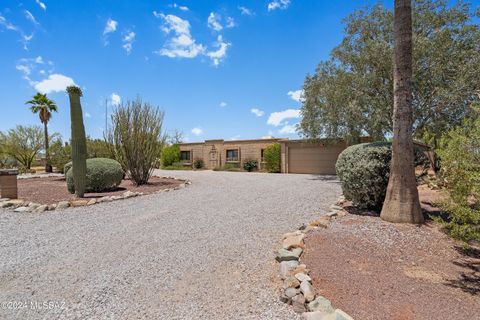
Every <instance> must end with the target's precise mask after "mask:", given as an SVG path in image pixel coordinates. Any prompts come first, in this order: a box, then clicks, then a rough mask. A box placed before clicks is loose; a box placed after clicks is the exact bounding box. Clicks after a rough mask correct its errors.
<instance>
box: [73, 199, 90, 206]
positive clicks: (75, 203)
mask: <svg viewBox="0 0 480 320" xmlns="http://www.w3.org/2000/svg"><path fill="white" fill-rule="evenodd" d="M87 204H88V200H73V201H70V206H72V207H84V206H86V205H87Z"/></svg>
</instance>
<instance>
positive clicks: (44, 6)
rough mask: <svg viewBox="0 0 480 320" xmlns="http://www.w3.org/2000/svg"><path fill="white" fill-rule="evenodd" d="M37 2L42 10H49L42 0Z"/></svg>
mask: <svg viewBox="0 0 480 320" xmlns="http://www.w3.org/2000/svg"><path fill="white" fill-rule="evenodd" d="M35 2H36V3H37V4H38V5H39V6H40V8H42V9H43V10H47V6H46V5H45V3H43V2H42V1H40V0H35Z"/></svg>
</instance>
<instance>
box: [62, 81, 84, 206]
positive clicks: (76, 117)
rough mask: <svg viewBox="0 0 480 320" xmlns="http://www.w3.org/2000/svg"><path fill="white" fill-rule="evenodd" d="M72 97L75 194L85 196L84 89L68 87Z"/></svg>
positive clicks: (71, 115) (69, 94)
mask: <svg viewBox="0 0 480 320" xmlns="http://www.w3.org/2000/svg"><path fill="white" fill-rule="evenodd" d="M67 93H68V96H69V98H70V119H71V122H72V124H71V127H72V169H71V170H73V172H72V173H73V184H74V186H75V195H76V196H77V197H80V198H83V195H84V193H85V185H86V174H87V139H86V137H85V127H84V126H83V112H82V106H81V104H80V97H81V96H82V90H81V89H80V88H79V87H77V86H69V87H67Z"/></svg>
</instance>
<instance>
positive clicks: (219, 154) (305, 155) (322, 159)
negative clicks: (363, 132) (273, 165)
mask: <svg viewBox="0 0 480 320" xmlns="http://www.w3.org/2000/svg"><path fill="white" fill-rule="evenodd" d="M276 142H278V143H280V146H281V172H282V173H317V174H335V163H336V161H337V158H338V155H339V154H340V152H342V151H343V150H344V149H345V148H346V144H345V143H335V144H331V143H328V142H327V141H326V140H321V141H317V142H308V141H306V140H288V139H258V140H233V141H224V140H206V141H205V142H198V143H183V144H180V150H181V151H190V161H184V163H185V164H186V165H191V162H192V161H194V160H196V159H202V160H203V163H204V167H205V169H214V168H216V167H221V166H224V165H225V164H226V163H231V164H233V165H235V166H238V167H240V168H241V167H243V163H244V162H245V161H246V160H249V159H252V160H257V162H258V166H259V170H263V167H264V164H263V163H262V161H261V160H262V159H261V154H262V149H265V148H266V147H267V146H269V145H271V144H273V143H276ZM227 150H238V161H230V162H227ZM292 152H294V153H293V155H292ZM290 157H291V158H292V159H290ZM291 161H295V163H293V165H292V162H291ZM290 166H291V167H293V168H292V169H293V170H291V168H290ZM302 171H303V172H302Z"/></svg>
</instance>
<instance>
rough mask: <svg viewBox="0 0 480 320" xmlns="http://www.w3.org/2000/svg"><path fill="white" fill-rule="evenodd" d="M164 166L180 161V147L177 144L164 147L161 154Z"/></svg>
mask: <svg viewBox="0 0 480 320" xmlns="http://www.w3.org/2000/svg"><path fill="white" fill-rule="evenodd" d="M161 162H162V168H164V167H169V166H171V165H173V164H174V163H176V162H180V147H179V146H178V145H177V144H173V145H171V146H167V147H164V148H163V150H162V156H161Z"/></svg>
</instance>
